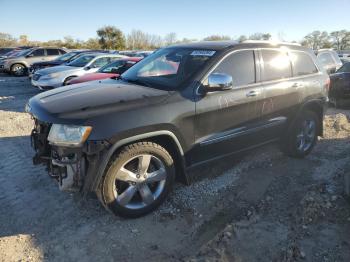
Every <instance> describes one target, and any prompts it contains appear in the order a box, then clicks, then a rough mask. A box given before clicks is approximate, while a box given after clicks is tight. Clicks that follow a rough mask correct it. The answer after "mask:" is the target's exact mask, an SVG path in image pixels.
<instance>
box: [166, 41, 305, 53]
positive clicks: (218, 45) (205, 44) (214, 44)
mask: <svg viewBox="0 0 350 262" xmlns="http://www.w3.org/2000/svg"><path fill="white" fill-rule="evenodd" d="M282 46H286V47H289V48H291V49H302V50H305V49H307V48H305V47H302V46H300V45H297V44H295V43H285V42H274V41H249V42H242V43H238V42H237V41H202V42H192V43H186V44H178V45H173V46H170V47H183V48H198V49H210V50H214V51H219V50H223V49H229V48H237V49H239V48H261V47H282Z"/></svg>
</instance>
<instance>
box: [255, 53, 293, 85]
mask: <svg viewBox="0 0 350 262" xmlns="http://www.w3.org/2000/svg"><path fill="white" fill-rule="evenodd" d="M261 54H262V59H263V62H264V67H263V76H262V80H263V81H270V80H278V79H283V78H288V77H291V76H292V68H291V62H290V59H289V57H288V55H287V54H286V53H284V52H281V51H278V50H261Z"/></svg>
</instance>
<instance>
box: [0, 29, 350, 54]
mask: <svg viewBox="0 0 350 262" xmlns="http://www.w3.org/2000/svg"><path fill="white" fill-rule="evenodd" d="M271 37H272V36H271V34H269V33H259V32H258V33H254V34H251V35H249V36H246V35H241V36H239V37H231V36H227V35H210V36H207V37H205V38H203V39H189V38H183V39H178V38H177V35H176V33H169V34H167V35H165V36H164V37H162V36H159V35H156V34H149V33H145V32H143V31H141V30H132V31H131V32H130V33H129V34H127V35H125V34H124V33H123V32H122V31H121V30H120V29H118V28H117V27H115V26H104V27H101V28H99V29H98V30H97V31H96V37H94V38H90V39H88V40H86V41H83V40H79V39H75V38H73V37H71V36H66V37H64V38H63V40H61V39H60V40H49V41H33V40H29V38H28V36H27V35H21V36H19V38H15V37H13V36H12V35H10V34H7V33H1V32H0V47H10V46H57V47H66V48H69V49H84V48H87V49H114V50H153V49H157V48H160V47H164V46H168V45H172V44H176V43H188V42H194V41H199V40H205V41H217V40H235V41H238V42H243V41H245V40H271ZM279 38H280V40H281V41H283V38H284V37H283V36H282V35H279ZM293 42H295V43H297V42H296V41H293ZM300 44H302V45H303V46H307V47H309V48H312V49H315V50H316V49H320V48H334V49H336V50H344V49H350V31H347V30H339V31H333V32H326V31H313V32H311V33H309V34H307V35H306V36H305V37H304V38H303V40H302V41H301V42H300Z"/></svg>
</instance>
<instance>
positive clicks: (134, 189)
mask: <svg viewBox="0 0 350 262" xmlns="http://www.w3.org/2000/svg"><path fill="white" fill-rule="evenodd" d="M166 178H167V174H166V169H165V165H164V163H163V162H162V161H161V160H160V159H159V158H158V157H156V156H154V155H150V154H140V155H137V156H135V157H133V158H131V159H129V160H128V161H126V162H125V163H124V164H123V165H122V167H121V168H120V169H119V170H118V171H117V174H116V179H115V183H114V189H113V191H114V196H115V199H116V201H117V203H118V204H119V205H121V206H123V207H125V208H128V209H140V208H144V207H146V206H148V205H150V204H152V203H153V202H154V201H155V200H156V199H157V198H158V197H159V195H160V194H161V193H162V192H163V190H164V187H165V182H166Z"/></svg>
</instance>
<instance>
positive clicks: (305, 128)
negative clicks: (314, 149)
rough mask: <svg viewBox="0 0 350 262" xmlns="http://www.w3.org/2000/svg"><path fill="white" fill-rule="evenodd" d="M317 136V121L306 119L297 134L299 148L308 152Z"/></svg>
mask: <svg viewBox="0 0 350 262" xmlns="http://www.w3.org/2000/svg"><path fill="white" fill-rule="evenodd" d="M315 136H316V123H315V121H314V120H311V119H310V120H304V121H303V122H302V125H301V130H300V132H299V133H298V134H297V149H298V150H299V151H300V152H306V151H307V150H309V148H310V147H311V146H312V144H313V142H314V140H315Z"/></svg>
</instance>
